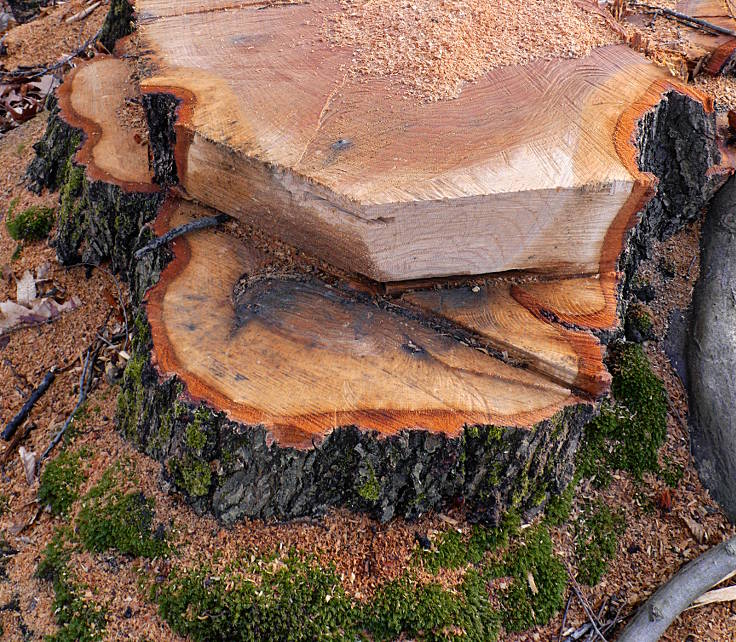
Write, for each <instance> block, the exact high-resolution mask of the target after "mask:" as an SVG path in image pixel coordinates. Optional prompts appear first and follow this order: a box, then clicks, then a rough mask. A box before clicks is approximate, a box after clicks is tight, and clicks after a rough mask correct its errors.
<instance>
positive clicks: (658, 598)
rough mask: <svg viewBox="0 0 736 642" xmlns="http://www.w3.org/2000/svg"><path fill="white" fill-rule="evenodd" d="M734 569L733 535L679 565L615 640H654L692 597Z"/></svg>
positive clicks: (735, 544) (716, 582) (648, 641)
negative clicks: (674, 572) (668, 579)
mask: <svg viewBox="0 0 736 642" xmlns="http://www.w3.org/2000/svg"><path fill="white" fill-rule="evenodd" d="M735 569H736V537H732V538H731V539H729V540H726V541H725V542H721V543H720V544H719V545H718V546H714V547H713V548H711V549H710V550H709V551H707V552H705V553H703V554H702V555H701V556H699V557H696V558H695V559H694V560H693V561H691V562H689V563H688V564H686V565H685V566H683V567H682V568H681V569H680V570H679V571H678V572H677V573H676V574H675V575H674V576H673V577H672V579H671V580H670V581H669V582H667V583H666V584H664V585H663V586H661V587H660V588H658V589H657V590H656V591H655V592H654V594H653V595H652V596H651V597H650V598H649V599H648V600H647V601H646V602H645V603H644V605H643V606H642V607H641V608H640V609H639V610H638V611H637V612H636V615H634V617H633V618H632V619H631V621H630V622H629V624H628V625H627V627H626V628H625V629H624V632H623V633H622V634H621V637H619V638H618V642H655V640H659V638H660V637H661V636H662V635H663V634H664V632H665V631H666V630H667V628H668V627H669V625H670V624H671V623H672V621H673V620H674V619H675V618H676V617H677V616H678V615H680V613H682V611H684V610H685V609H686V608H687V607H688V606H690V604H692V602H693V600H695V599H696V598H697V597H700V596H701V595H702V594H703V593H705V592H706V591H707V590H708V589H710V588H712V587H713V586H715V585H716V584H718V583H719V582H722V581H723V580H724V578H726V577H727V576H728V575H729V573H732V572H733V571H734V570H735Z"/></svg>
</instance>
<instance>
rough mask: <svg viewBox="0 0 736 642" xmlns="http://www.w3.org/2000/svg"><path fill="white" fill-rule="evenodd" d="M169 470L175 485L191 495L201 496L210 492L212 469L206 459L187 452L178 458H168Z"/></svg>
mask: <svg viewBox="0 0 736 642" xmlns="http://www.w3.org/2000/svg"><path fill="white" fill-rule="evenodd" d="M169 470H170V471H171V474H172V475H173V476H174V480H175V482H176V484H177V486H179V487H180V488H182V489H184V490H185V491H186V492H187V493H188V494H189V495H190V496H191V497H203V496H205V495H207V494H208V493H209V492H210V486H211V485H212V470H211V469H210V465H209V463H208V462H207V461H205V460H203V459H199V458H198V457H195V456H193V455H190V454H187V455H185V456H184V457H181V458H179V459H171V460H169Z"/></svg>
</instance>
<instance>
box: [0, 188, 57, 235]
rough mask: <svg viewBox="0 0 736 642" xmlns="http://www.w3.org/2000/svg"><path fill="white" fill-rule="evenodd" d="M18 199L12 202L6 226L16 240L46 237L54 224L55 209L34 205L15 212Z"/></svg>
mask: <svg viewBox="0 0 736 642" xmlns="http://www.w3.org/2000/svg"><path fill="white" fill-rule="evenodd" d="M17 203H18V199H17V198H16V199H14V200H13V201H12V202H11V203H10V208H9V209H8V215H7V217H6V219H5V227H6V228H7V230H8V234H9V235H10V238H12V239H13V240H14V241H29V242H31V241H40V240H42V239H45V238H46V237H47V236H48V235H49V232H50V231H51V228H52V227H53V225H54V210H53V209H52V208H50V207H40V206H38V205H33V206H31V207H29V208H27V209H25V210H23V211H22V212H19V213H18V214H16V213H15V208H16V206H17Z"/></svg>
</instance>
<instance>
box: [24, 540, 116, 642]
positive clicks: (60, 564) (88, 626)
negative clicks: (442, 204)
mask: <svg viewBox="0 0 736 642" xmlns="http://www.w3.org/2000/svg"><path fill="white" fill-rule="evenodd" d="M70 537H71V533H70V531H69V530H68V529H59V530H57V531H56V532H55V533H54V536H53V537H52V539H51V542H49V544H48V545H47V546H46V548H45V549H44V551H43V553H42V555H41V560H40V562H39V564H38V567H37V569H36V577H38V578H40V579H43V580H49V581H51V582H52V583H53V587H54V602H53V605H52V609H53V613H54V619H55V620H56V623H57V624H58V625H59V630H58V631H57V632H56V633H54V634H53V635H49V636H46V640H47V642H95V641H97V640H102V639H103V635H104V631H105V625H106V613H105V609H104V608H103V607H102V606H101V605H99V604H97V603H95V602H94V601H92V600H89V599H85V598H83V597H82V594H83V590H82V587H81V586H80V585H79V584H78V583H77V581H76V580H75V578H74V576H73V574H72V573H71V572H70V570H69V568H68V563H69V558H70V556H71V551H72V549H71V545H70V543H69V540H70Z"/></svg>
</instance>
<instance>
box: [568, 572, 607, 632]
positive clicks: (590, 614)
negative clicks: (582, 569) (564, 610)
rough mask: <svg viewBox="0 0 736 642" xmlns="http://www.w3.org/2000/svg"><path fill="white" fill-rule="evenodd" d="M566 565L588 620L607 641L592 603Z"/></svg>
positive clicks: (573, 587) (573, 588)
mask: <svg viewBox="0 0 736 642" xmlns="http://www.w3.org/2000/svg"><path fill="white" fill-rule="evenodd" d="M565 567H566V568H567V574H568V576H569V577H570V586H572V590H573V591H574V592H575V596H576V597H577V598H578V601H579V602H580V605H581V606H582V607H583V610H584V611H585V614H586V615H587V616H588V620H589V621H590V624H591V625H592V627H593V630H594V631H595V633H596V635H597V636H598V637H599V638H600V639H601V640H603V642H607V640H606V638H605V637H603V634H602V633H601V631H600V629H599V628H598V624H597V623H596V621H595V619H596V618H595V614H594V613H593V611H592V609H591V608H590V605H589V604H588V601H587V600H586V599H585V597H584V596H583V594H582V592H581V591H580V587H579V586H578V583H577V580H576V579H575V577H574V576H573V574H572V571H571V570H570V567H569V566H568V565H567V564H565Z"/></svg>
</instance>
